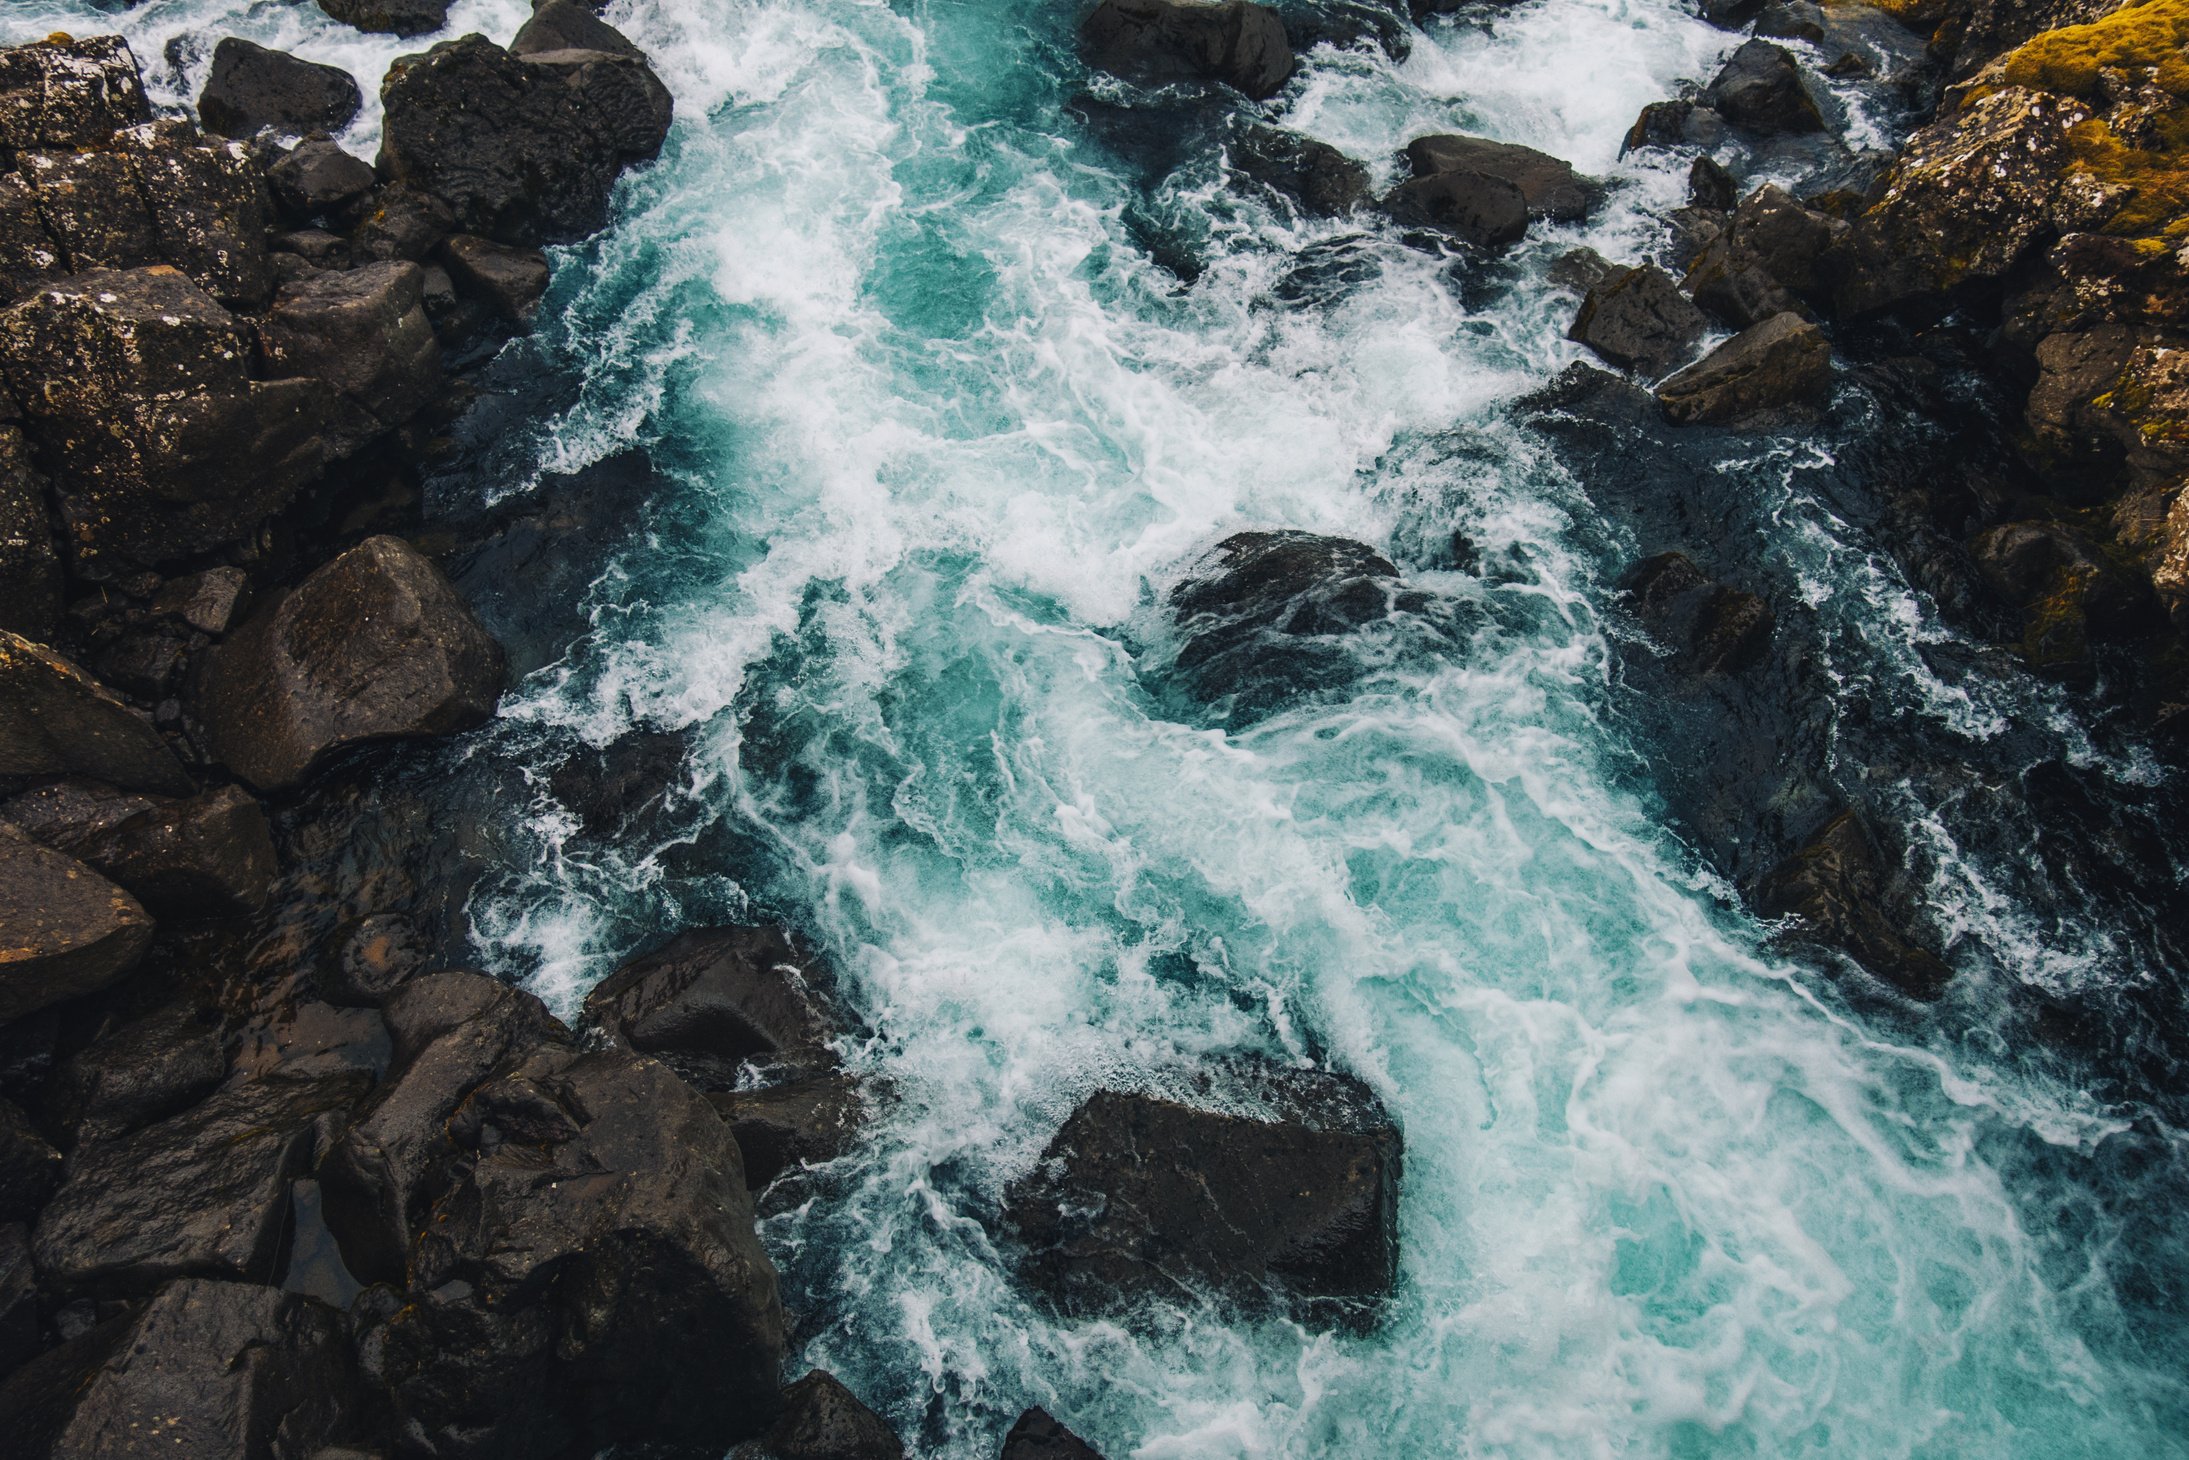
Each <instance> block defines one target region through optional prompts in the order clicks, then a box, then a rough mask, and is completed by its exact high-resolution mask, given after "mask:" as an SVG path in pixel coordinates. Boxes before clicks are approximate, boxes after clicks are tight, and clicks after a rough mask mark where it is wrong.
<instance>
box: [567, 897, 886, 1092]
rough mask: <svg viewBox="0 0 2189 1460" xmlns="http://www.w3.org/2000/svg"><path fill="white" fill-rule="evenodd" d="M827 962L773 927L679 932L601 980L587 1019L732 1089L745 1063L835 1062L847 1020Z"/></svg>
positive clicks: (699, 1080)
mask: <svg viewBox="0 0 2189 1460" xmlns="http://www.w3.org/2000/svg"><path fill="white" fill-rule="evenodd" d="M829 983H830V976H829V973H828V970H827V967H826V965H825V964H823V963H821V962H820V961H819V960H817V959H815V958H814V957H813V956H812V955H811V954H809V953H806V952H804V951H803V950H801V949H800V948H798V947H797V945H796V944H794V943H793V942H792V941H791V939H790V937H789V936H788V935H787V934H786V933H784V932H783V930H782V929H780V928H772V927H759V928H710V929H702V930H699V931H695V932H689V933H681V934H679V935H678V936H676V937H675V938H672V939H671V940H670V941H669V942H667V943H665V944H663V945H662V946H661V947H659V948H657V949H655V950H654V951H653V952H651V953H648V954H646V955H645V956H643V957H641V958H637V959H634V960H632V961H631V962H629V963H627V964H625V965H624V966H623V967H621V968H619V969H617V970H616V971H615V972H614V973H612V974H610V975H609V976H608V977H607V978H605V979H603V980H601V982H600V983H599V984H598V985H596V986H595V987H594V989H593V991H592V992H591V993H590V994H587V995H586V998H585V1017H586V1020H587V1022H588V1023H590V1024H592V1025H594V1026H595V1027H597V1028H599V1029H600V1030H602V1031H603V1032H604V1033H606V1034H607V1035H608V1036H609V1037H610V1038H612V1039H614V1040H616V1041H617V1042H618V1043H620V1044H622V1045H624V1046H626V1047H628V1048H630V1049H634V1050H637V1051H638V1052H639V1053H641V1054H650V1055H653V1056H654V1057H655V1058H657V1059H659V1060H661V1061H662V1062H663V1063H664V1064H666V1065H668V1066H669V1068H671V1069H673V1070H675V1071H676V1072H677V1074H678V1075H680V1076H682V1077H683V1078H684V1079H685V1080H687V1081H689V1082H690V1083H691V1084H692V1085H693V1086H695V1087H696V1088H698V1089H701V1090H730V1089H734V1088H735V1087H736V1085H737V1076H738V1071H739V1070H740V1069H742V1068H743V1067H744V1066H745V1065H746V1064H747V1063H749V1062H765V1063H768V1064H772V1065H777V1066H781V1067H785V1068H788V1069H792V1070H811V1071H825V1070H829V1069H832V1068H833V1067H834V1066H835V1063H836V1057H835V1055H834V1053H833V1052H831V1051H830V1049H829V1048H828V1044H829V1041H830V1040H832V1039H834V1038H836V1037H837V1035H838V1034H839V1033H841V1032H842V1030H843V1028H844V1021H843V1017H842V1014H841V1012H840V1011H839V1010H838V1009H837V1007H836V1005H835V1001H834V999H833V998H832V997H831V994H830V991H829Z"/></svg>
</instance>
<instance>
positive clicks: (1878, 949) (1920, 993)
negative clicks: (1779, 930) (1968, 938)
mask: <svg viewBox="0 0 2189 1460" xmlns="http://www.w3.org/2000/svg"><path fill="white" fill-rule="evenodd" d="M1887 883H1888V876H1887V872H1886V869H1885V865H1884V860H1883V858H1882V857H1880V855H1879V853H1878V849H1877V845H1876V843H1875V841H1874V840H1873V839H1872V838H1871V835H1870V831H1869V828H1868V827H1866V826H1865V825H1864V824H1863V822H1862V819H1861V818H1860V817H1859V816H1857V815H1856V814H1855V813H1854V812H1852V811H1847V812H1842V813H1841V814H1840V815H1839V816H1837V817H1835V818H1834V819H1833V820H1832V822H1831V823H1830V824H1829V825H1827V826H1826V827H1825V828H1824V830H1823V831H1822V832H1821V833H1819V834H1818V836H1817V837H1816V839H1815V840H1814V841H1812V842H1811V843H1810V844H1809V845H1808V846H1806V847H1804V848H1802V849H1801V850H1800V851H1798V852H1796V853H1795V854H1794V855H1793V856H1791V857H1789V858H1787V859H1786V860H1785V861H1784V862H1782V863H1781V864H1779V866H1778V867H1777V868H1776V869H1774V870H1773V871H1772V872H1771V873H1770V875H1768V876H1767V877H1765V878H1764V879H1763V882H1762V885H1761V886H1760V887H1758V889H1757V891H1756V896H1755V902H1756V911H1757V912H1759V913H1761V914H1763V916H1765V917H1772V918H1776V917H1793V918H1797V919H1799V920H1800V922H1799V928H1800V933H1799V936H1801V937H1803V938H1806V939H1808V940H1809V941H1812V942H1816V943H1821V944H1823V945H1825V946H1828V947H1832V948H1836V949H1839V950H1840V951H1842V952H1844V953H1846V954H1848V955H1849V956H1850V957H1852V958H1853V959H1854V960H1855V961H1856V962H1857V963H1859V964H1861V965H1862V966H1863V967H1864V968H1866V969H1868V970H1869V971H1870V972H1871V973H1873V974H1875V975H1876V976H1877V977H1878V978H1880V979H1882V980H1884V981H1885V982H1886V983H1888V984H1890V985H1891V986H1892V987H1894V988H1896V989H1898V990H1899V991H1900V992H1901V993H1903V994H1906V995H1907V996H1908V997H1909V998H1911V999H1919V1000H1926V1001H1927V1000H1931V999H1936V998H1938V997H1939V996H1940V995H1941V994H1943V993H1944V992H1945V991H1946V985H1947V984H1948V983H1949V982H1950V981H1951V980H1952V978H1953V970H1952V969H1951V968H1949V967H1947V966H1946V963H1945V961H1944V960H1942V959H1941V958H1939V957H1938V955H1937V954H1935V953H1933V952H1931V951H1930V950H1929V949H1927V948H1924V947H1922V946H1921V945H1919V944H1918V943H1917V942H1916V941H1915V940H1914V939H1913V938H1911V937H1910V936H1909V935H1908V934H1907V932H1906V931H1904V930H1903V929H1902V928H1901V927H1900V926H1898V925H1897V921H1896V919H1895V918H1894V917H1893V915H1892V913H1891V912H1890V910H1889V908H1888V906H1887V903H1886V893H1887Z"/></svg>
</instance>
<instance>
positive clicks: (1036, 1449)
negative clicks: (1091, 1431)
mask: <svg viewBox="0 0 2189 1460" xmlns="http://www.w3.org/2000/svg"><path fill="white" fill-rule="evenodd" d="M999 1460H1102V1454H1101V1452H1100V1451H1098V1450H1096V1449H1095V1447H1094V1446H1092V1445H1090V1444H1088V1443H1087V1442H1086V1441H1085V1440H1082V1439H1081V1438H1080V1437H1079V1436H1077V1435H1075V1434H1073V1433H1072V1432H1071V1431H1070V1430H1068V1429H1066V1428H1065V1427H1064V1426H1063V1425H1061V1424H1058V1423H1057V1421H1056V1416H1054V1415H1052V1414H1050V1413H1049V1411H1048V1410H1046V1409H1041V1408H1038V1407H1037V1408H1034V1409H1029V1410H1027V1411H1026V1413H1024V1414H1022V1415H1020V1416H1019V1417H1018V1423H1017V1424H1014V1425H1012V1426H1011V1433H1009V1434H1007V1435H1005V1436H1004V1437H1003V1453H1002V1455H1001V1456H1000V1457H999Z"/></svg>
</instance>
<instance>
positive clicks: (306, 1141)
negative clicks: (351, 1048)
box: [31, 1072, 371, 1296]
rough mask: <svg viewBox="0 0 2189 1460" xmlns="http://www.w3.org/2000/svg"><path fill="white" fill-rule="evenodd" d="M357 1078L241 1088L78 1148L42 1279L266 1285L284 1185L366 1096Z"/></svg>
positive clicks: (43, 1245)
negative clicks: (192, 1279)
mask: <svg viewBox="0 0 2189 1460" xmlns="http://www.w3.org/2000/svg"><path fill="white" fill-rule="evenodd" d="M370 1083H371V1077H370V1076H369V1075H365V1074H362V1073H357V1072H344V1073H342V1074H339V1075H333V1076H328V1077H324V1078H319V1079H304V1078H280V1079H258V1080H245V1081H243V1082H241V1083H239V1084H234V1085H229V1086H226V1087H224V1088H222V1089H220V1090H216V1091H215V1092H214V1093H213V1094H212V1095H210V1096H209V1097H207V1098H206V1099H205V1100H204V1101H203V1102H202V1103H201V1104H199V1105H196V1106H194V1107H192V1108H191V1109H189V1110H186V1111H184V1112H183V1113H182V1114H180V1115H176V1116H172V1117H170V1118H169V1119H167V1120H163V1121H160V1122H158V1123H156V1124H153V1125H148V1126H145V1127H143V1128H142V1129H140V1130H137V1131H134V1132H132V1133H131V1134H129V1135H126V1136H122V1137H119V1138H118V1139H115V1140H111V1141H100V1142H96V1143H93V1144H89V1145H84V1146H79V1147H78V1149H77V1150H76V1152H75V1154H74V1155H73V1156H72V1157H70V1160H69V1169H68V1179H67V1180H66V1181H64V1182H63V1183H62V1184H61V1189H60V1190H59V1191H57V1192H56V1193H54V1197H53V1200H52V1201H51V1202H50V1203H48V1204H47V1206H46V1209H45V1213H44V1215H42V1216H41V1217H40V1218H39V1219H38V1225H37V1228H36V1229H35V1230H34V1231H33V1233H32V1235H31V1242H32V1246H33V1248H34V1250H35V1251H36V1253H37V1257H38V1271H39V1272H40V1273H41V1274H42V1275H43V1276H44V1278H45V1281H46V1283H47V1285H48V1286H49V1287H50V1288H51V1289H53V1290H54V1291H55V1292H58V1293H64V1294H88V1295H92V1296H108V1295H123V1294H130V1293H140V1292H144V1291H147V1290H149V1289H150V1288H152V1287H154V1286H156V1285H158V1284H159V1283H162V1282H165V1281H167V1280H168V1279H170V1278H174V1277H180V1276H183V1275H185V1274H190V1273H213V1274H219V1275H222V1276H228V1277H236V1278H243V1279H271V1278H272V1277H273V1276H274V1274H275V1271H276V1268H275V1263H276V1261H277V1259H278V1258H279V1256H280V1249H281V1243H282V1238H283V1235H284V1233H285V1232H286V1230H287V1227H288V1216H289V1184H290V1183H291V1182H293V1181H294V1180H296V1178H298V1177H299V1176H302V1175H303V1174H305V1172H307V1171H308V1170H310V1168H311V1165H312V1162H313V1160H314V1159H315V1157H316V1155H317V1153H318V1151H319V1149H320V1147H321V1146H322V1145H323V1144H324V1143H325V1140H326V1138H327V1136H328V1134H329V1133H330V1130H331V1129H339V1128H340V1126H341V1125H342V1124H343V1123H344V1122H346V1121H347V1119H348V1115H349V1111H350V1110H351V1108H352V1107H353V1106H354V1105H355V1104H356V1102H357V1100H358V1098H359V1097H360V1096H362V1095H363V1094H364V1092H365V1090H366V1089H367V1088H368V1087H369V1086H370Z"/></svg>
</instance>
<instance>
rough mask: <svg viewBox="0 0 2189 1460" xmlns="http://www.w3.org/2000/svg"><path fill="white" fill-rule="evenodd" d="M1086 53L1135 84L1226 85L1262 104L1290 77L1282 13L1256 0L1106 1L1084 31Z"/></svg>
mask: <svg viewBox="0 0 2189 1460" xmlns="http://www.w3.org/2000/svg"><path fill="white" fill-rule="evenodd" d="M1079 48H1080V53H1081V54H1082V55H1083V56H1085V57H1086V59H1087V62H1088V64H1089V65H1093V66H1099V67H1101V68H1102V69H1103V70H1105V71H1110V72H1114V73H1115V74H1117V75H1119V76H1123V77H1125V78H1127V79H1128V80H1134V81H1153V82H1163V81H1220V82H1223V83H1224V84H1225V85H1227V86H1231V87H1235V88H1237V89H1238V90H1240V91H1243V92H1245V93H1246V94H1247V95H1248V96H1250V97H1253V98H1254V99H1255V100H1257V101H1260V100H1263V99H1265V98H1268V97H1272V96H1275V95H1276V94H1277V93H1278V91H1279V90H1281V89H1282V88H1283V86H1284V84H1285V82H1286V81H1288V80H1290V79H1291V76H1292V66H1293V60H1292V42H1291V41H1290V40H1288V39H1286V37H1285V27H1284V22H1283V21H1282V20H1279V19H1278V18H1277V12H1276V11H1274V10H1272V9H1270V8H1269V7H1268V6H1266V5H1256V4H1253V3H1252V0H1102V3H1101V4H1100V5H1098V6H1096V7H1095V10H1094V13H1093V14H1092V15H1089V16H1088V17H1087V19H1086V22H1085V23H1084V24H1083V25H1081V26H1080V28H1079Z"/></svg>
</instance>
